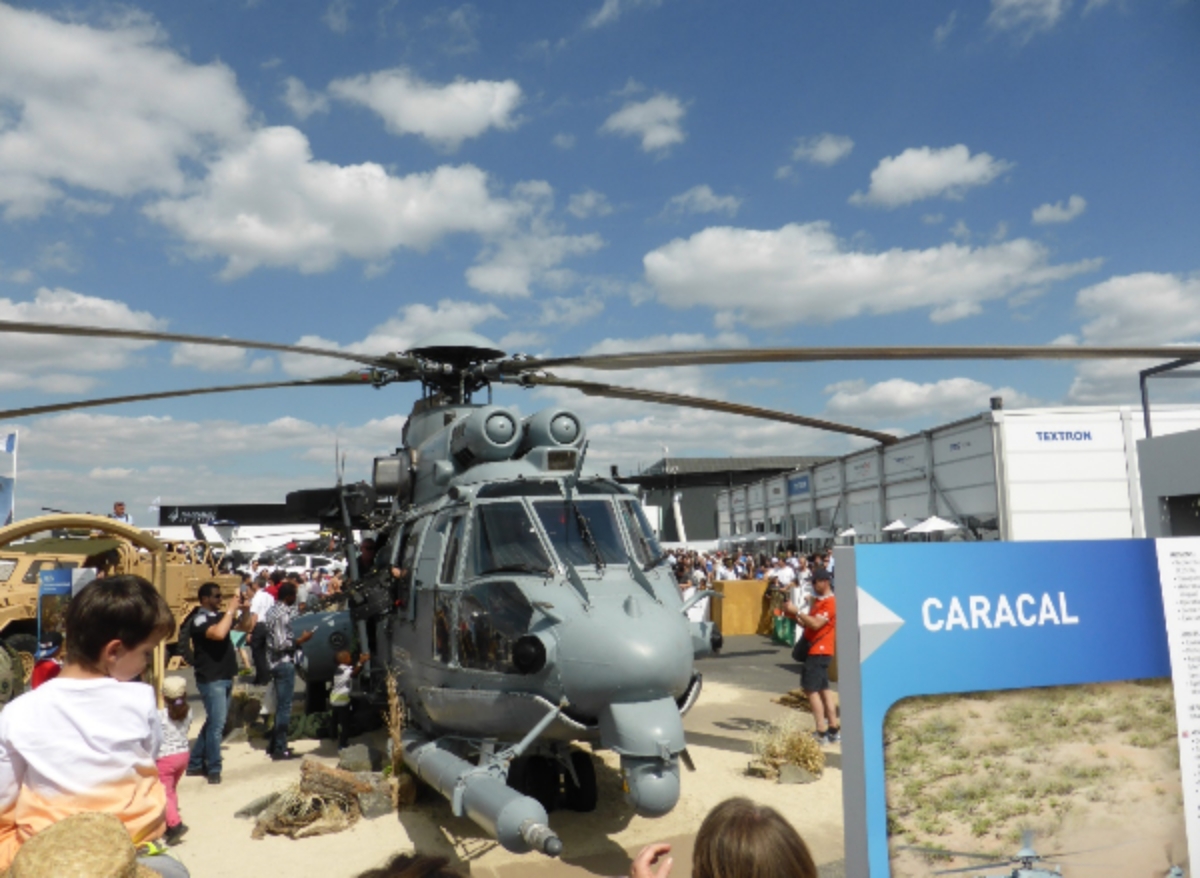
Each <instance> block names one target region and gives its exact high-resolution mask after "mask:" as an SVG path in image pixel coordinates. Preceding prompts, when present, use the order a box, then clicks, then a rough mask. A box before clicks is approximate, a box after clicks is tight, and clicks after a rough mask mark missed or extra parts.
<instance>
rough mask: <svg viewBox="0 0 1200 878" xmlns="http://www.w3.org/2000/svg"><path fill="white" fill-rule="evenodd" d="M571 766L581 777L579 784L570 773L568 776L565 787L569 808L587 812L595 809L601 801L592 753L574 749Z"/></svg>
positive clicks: (566, 802) (565, 798) (566, 801)
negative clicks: (576, 783) (577, 784)
mask: <svg viewBox="0 0 1200 878" xmlns="http://www.w3.org/2000/svg"><path fill="white" fill-rule="evenodd" d="M571 767H572V768H574V769H575V776H576V777H578V778H579V786H576V785H575V781H573V780H572V779H571V775H570V774H568V775H567V776H566V783H565V784H564V787H563V789H564V790H565V795H564V801H565V804H566V806H567V808H569V809H570V810H572V811H581V812H583V813H585V814H586V813H590V812H592V811H595V810H596V805H597V804H598V803H599V802H600V790H599V789H598V788H597V786H596V763H595V762H593V761H592V757H591V754H590V753H584V752H583V751H582V750H572V751H571Z"/></svg>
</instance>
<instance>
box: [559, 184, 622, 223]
mask: <svg viewBox="0 0 1200 878" xmlns="http://www.w3.org/2000/svg"><path fill="white" fill-rule="evenodd" d="M612 212H613V208H612V205H611V204H609V203H608V197H607V196H606V195H605V194H604V193H603V192H597V191H596V190H595V189H585V190H583V191H582V192H576V193H575V194H574V195H572V196H571V200H570V201H568V202H567V213H569V214H571V215H572V216H577V217H579V218H580V219H587V218H588V217H590V216H608V215H609V214H610V213H612Z"/></svg>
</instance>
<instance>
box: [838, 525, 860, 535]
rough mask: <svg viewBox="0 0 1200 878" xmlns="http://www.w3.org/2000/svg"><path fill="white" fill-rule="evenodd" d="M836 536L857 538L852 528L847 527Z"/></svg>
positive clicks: (856, 533)
mask: <svg viewBox="0 0 1200 878" xmlns="http://www.w3.org/2000/svg"><path fill="white" fill-rule="evenodd" d="M838 536H839V537H856V536H858V531H856V530H855V529H854V528H853V527H848V528H846V529H845V530H844V531H842V532H841V533H839V534H838Z"/></svg>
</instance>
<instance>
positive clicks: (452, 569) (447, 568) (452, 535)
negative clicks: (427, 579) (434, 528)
mask: <svg viewBox="0 0 1200 878" xmlns="http://www.w3.org/2000/svg"><path fill="white" fill-rule="evenodd" d="M465 521H466V516H465V515H456V516H455V517H454V520H453V521H451V522H450V527H449V528H448V529H447V533H446V551H445V554H443V555H442V572H441V575H440V576H438V582H446V583H449V582H454V577H455V574H457V573H458V556H459V554H460V550H461V549H462V535H463V522H465Z"/></svg>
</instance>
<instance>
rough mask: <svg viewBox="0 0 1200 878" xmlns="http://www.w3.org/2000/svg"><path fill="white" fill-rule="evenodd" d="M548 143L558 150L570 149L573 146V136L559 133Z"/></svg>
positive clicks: (563, 132)
mask: <svg viewBox="0 0 1200 878" xmlns="http://www.w3.org/2000/svg"><path fill="white" fill-rule="evenodd" d="M550 142H551V143H552V144H554V145H555V146H557V147H558V148H559V149H571V148H572V147H573V146H575V135H574V134H568V133H567V132H565V131H560V132H558V133H557V134H555V135H554V137H553V139H552V140H551V141H550Z"/></svg>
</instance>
